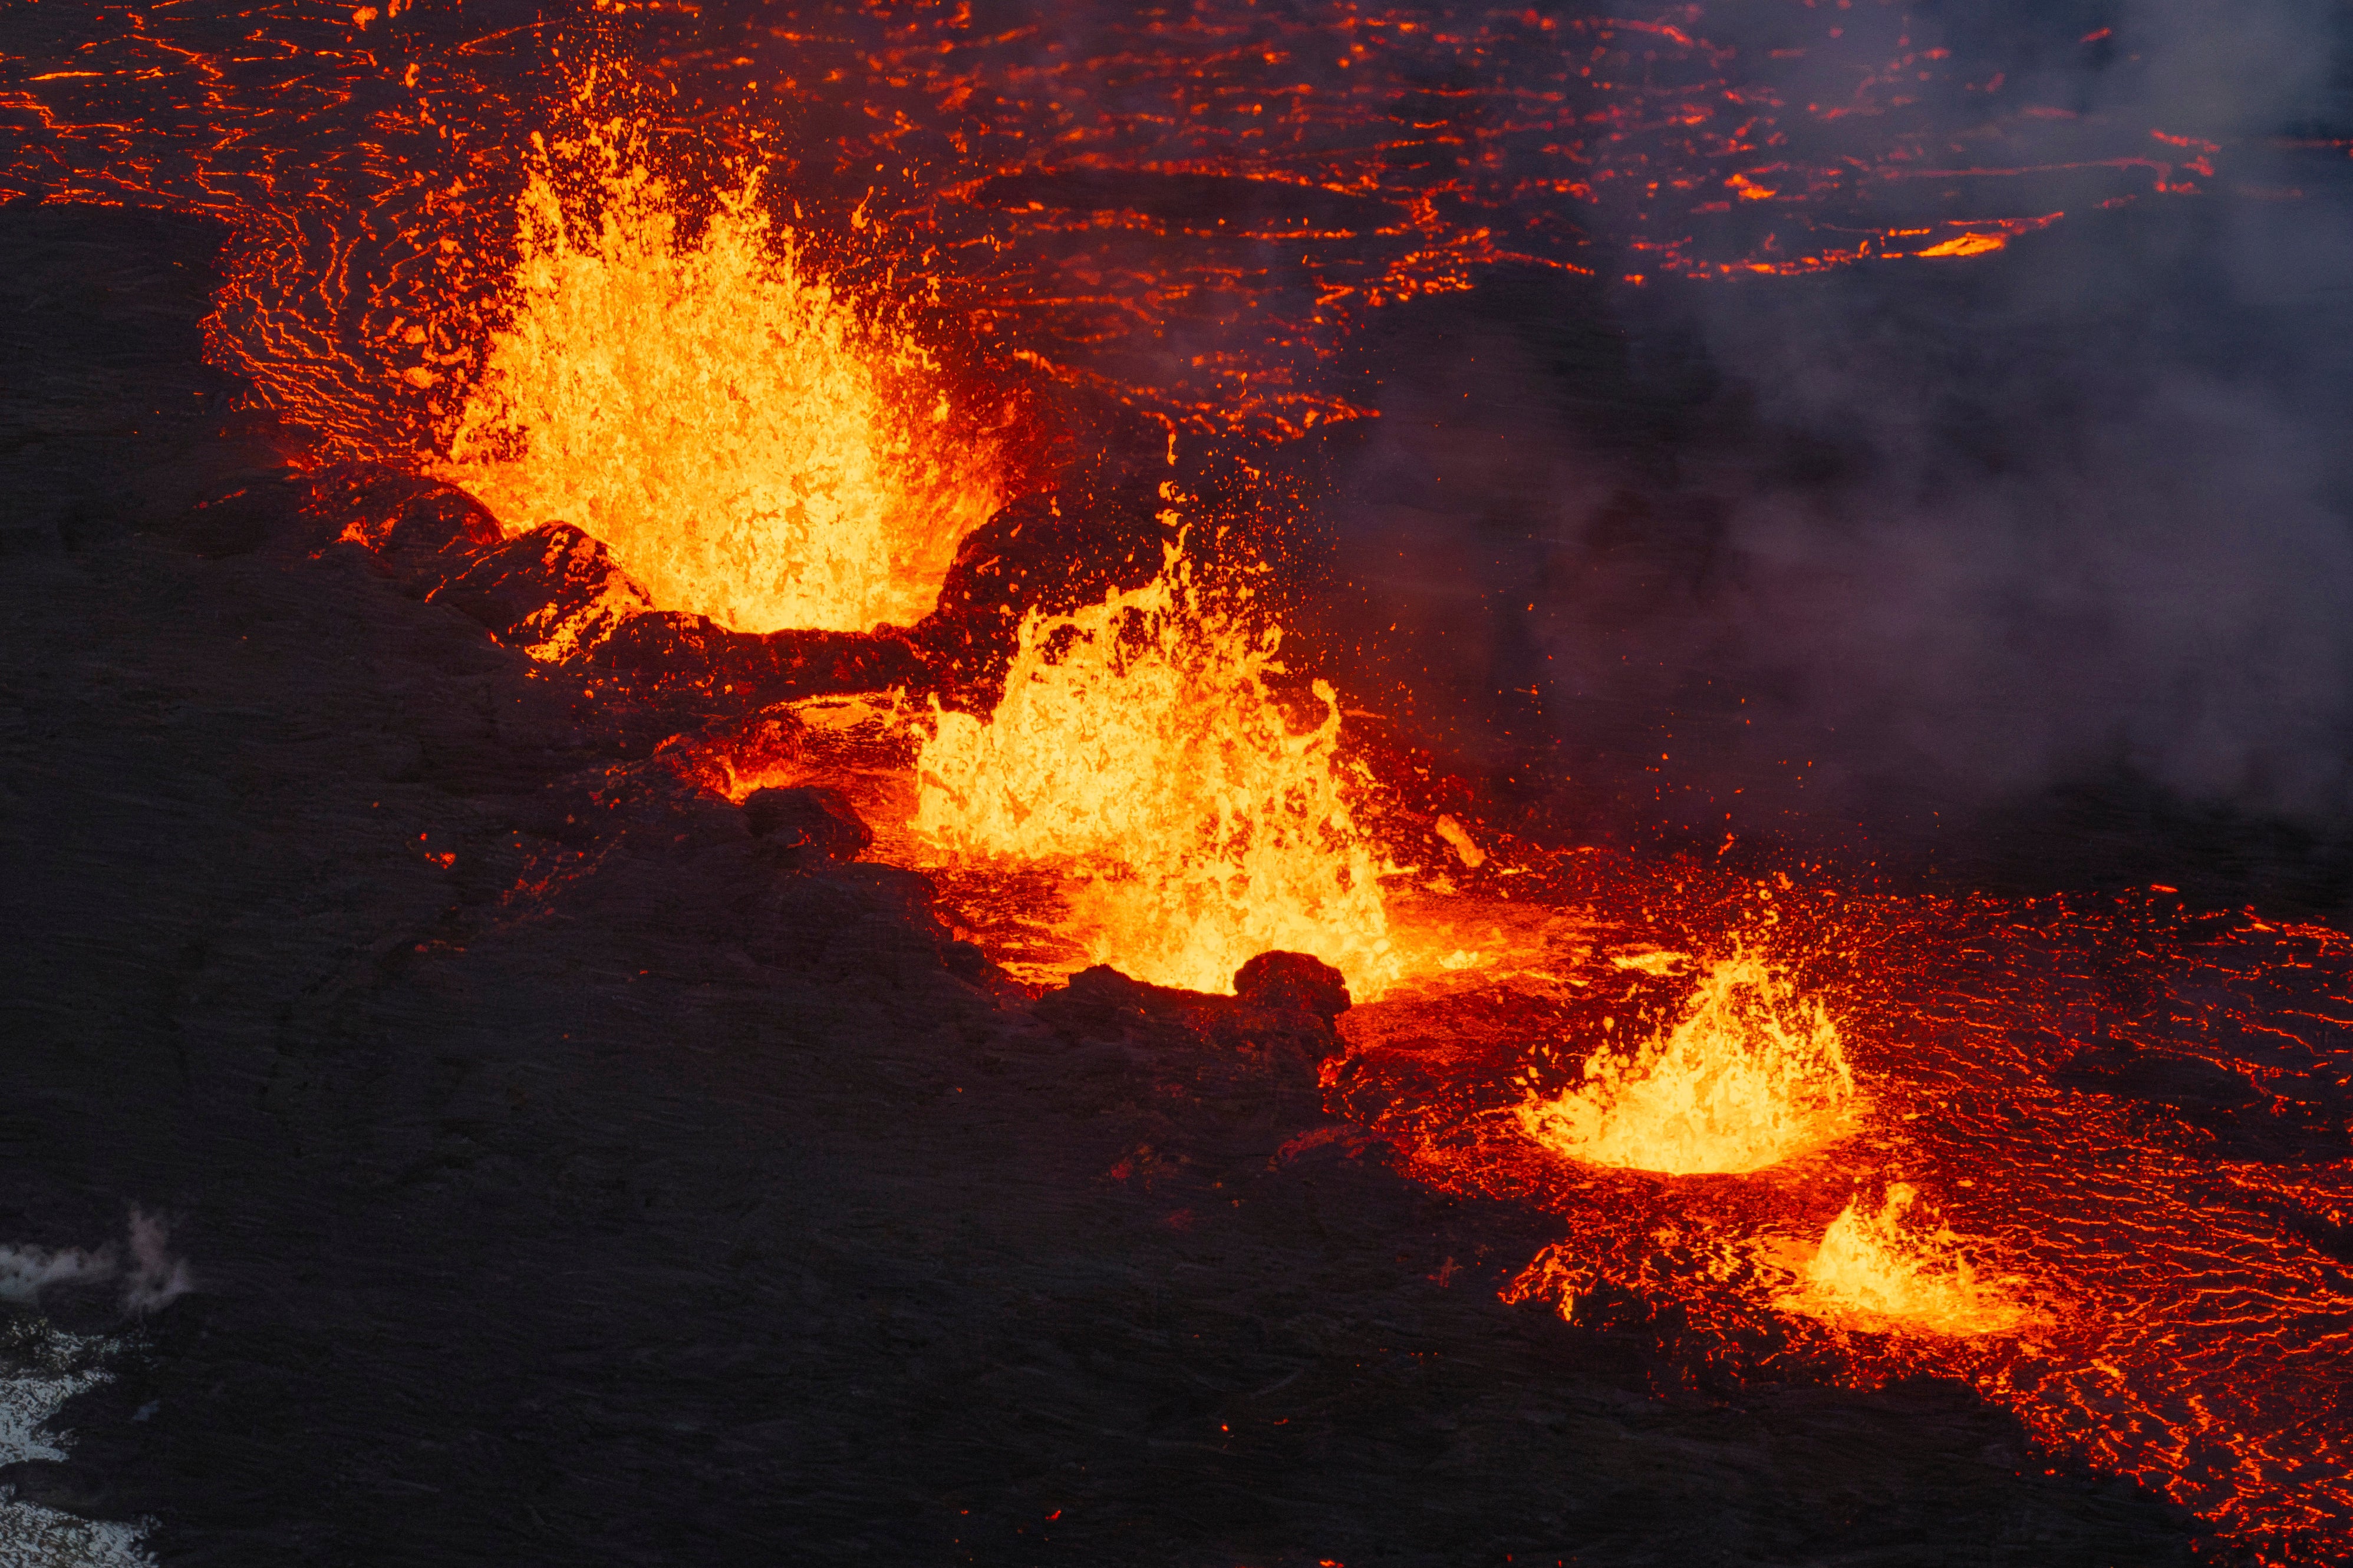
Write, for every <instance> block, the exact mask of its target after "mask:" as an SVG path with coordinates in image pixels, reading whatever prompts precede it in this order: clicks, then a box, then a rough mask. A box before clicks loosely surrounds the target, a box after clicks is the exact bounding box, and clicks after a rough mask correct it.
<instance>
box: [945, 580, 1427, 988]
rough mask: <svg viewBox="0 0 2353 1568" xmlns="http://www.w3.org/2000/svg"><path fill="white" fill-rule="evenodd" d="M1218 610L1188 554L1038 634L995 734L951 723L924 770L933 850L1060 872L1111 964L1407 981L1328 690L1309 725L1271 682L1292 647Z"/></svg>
mask: <svg viewBox="0 0 2353 1568" xmlns="http://www.w3.org/2000/svg"><path fill="white" fill-rule="evenodd" d="M1247 605H1248V596H1247V591H1246V590H1245V591H1240V592H1238V593H1236V594H1235V595H1231V596H1230V598H1229V599H1228V600H1226V601H1223V602H1221V601H1220V600H1219V598H1218V597H1217V596H1215V595H1210V594H1209V593H1208V592H1207V591H1206V590H1205V589H1204V588H1203V587H1202V585H1201V584H1199V583H1198V582H1197V581H1196V578H1195V574H1194V569H1193V566H1192V564H1191V563H1190V562H1189V561H1188V560H1187V558H1186V557H1185V556H1184V555H1183V554H1182V553H1181V552H1178V551H1177V550H1176V549H1171V550H1170V552H1169V553H1168V557H1167V561H1166V564H1165V566H1164V568H1163V570H1162V572H1161V574H1160V575H1159V576H1158V577H1157V578H1155V579H1154V580H1153V581H1152V582H1151V583H1149V584H1145V586H1143V587H1141V588H1136V589H1132V590H1130V591H1128V592H1126V593H1120V594H1113V595H1112V596H1111V597H1109V598H1108V599H1106V600H1104V601H1103V603H1102V604H1100V605H1091V606H1089V607H1087V608H1084V609H1082V610H1079V611H1076V612H1075V613H1073V614H1070V615H1063V616H1042V615H1039V614H1036V613H1034V612H1033V613H1032V614H1030V615H1029V616H1027V617H1026V618H1025V619H1024V620H1023V622H1022V625H1021V627H1020V631H1019V638H1018V647H1017V651H1016V652H1015V655H1014V658H1013V663H1012V667H1011V669H1010V671H1009V673H1008V676H1007V678H1006V686H1005V699H1004V700H1003V701H1002V702H1001V703H999V704H998V706H997V710H996V712H995V713H994V714H992V715H991V716H990V717H989V718H987V719H986V720H983V719H977V718H974V717H972V716H971V715H969V714H964V713H954V712H942V713H940V714H939V715H938V716H937V728H936V731H935V732H934V734H933V735H932V736H931V737H930V738H929V739H928V740H927V741H926V742H924V744H923V752H922V755H921V757H920V759H919V761H918V763H917V764H916V766H917V770H918V779H919V783H920V791H921V793H920V796H919V802H920V804H919V805H918V808H917V812H916V816H915V826H916V828H917V830H918V831H920V832H922V833H924V834H926V835H929V836H930V837H932V838H934V840H935V841H937V842H939V843H940V844H942V845H944V846H945V847H949V848H952V849H955V850H959V851H965V852H973V851H978V852H982V853H987V854H995V855H1010V856H1018V857H1023V858H1029V859H1034V860H1049V861H1055V862H1060V863H1062V864H1065V865H1066V866H1068V867H1069V868H1070V869H1071V871H1072V872H1073V873H1074V874H1075V875H1076V876H1077V877H1079V878H1080V879H1081V880H1080V883H1079V886H1078V888H1077V889H1076V891H1075V893H1074V895H1073V900H1072V901H1073V905H1074V907H1075V910H1076V911H1077V913H1078V915H1079V917H1080V921H1081V922H1082V924H1083V926H1084V927H1085V928H1086V929H1087V931H1088V935H1087V939H1086V940H1087V942H1088V945H1089V947H1090V949H1091V950H1092V953H1093V955H1094V957H1095V958H1096V959H1097V960H1098V961H1099V962H1103V963H1112V964H1114V965H1115V966H1117V967H1118V968H1120V969H1121V970H1123V971H1124V972H1125V973H1129V974H1132V975H1134V976H1135V977H1136V978H1138V979H1142V980H1148V981H1152V982H1154V983H1155V984H1167V985H1182V986H1187V987H1190V988H1192V989H1195V990H1201V991H1223V990H1225V989H1226V988H1227V987H1228V985H1229V984H1230V982H1231V980H1232V977H1233V973H1234V971H1235V970H1236V969H1238V968H1239V967H1240V965H1241V964H1242V963H1243V962H1244V961H1245V960H1247V959H1249V958H1250V957H1251V956H1252V955H1254V954H1256V953H1260V952H1266V951H1268V950H1269V949H1276V948H1279V949H1284V950H1288V951H1293V952H1310V953H1314V955H1315V956H1316V957H1318V958H1321V959H1323V960H1324V961H1325V962H1326V963H1332V964H1335V965H1336V966H1337V967H1338V968H1339V969H1340V970H1341V971H1342V972H1343V973H1345V974H1346V975H1347V977H1348V981H1349V984H1350V985H1351V986H1352V987H1354V988H1355V989H1356V993H1357V994H1359V995H1364V994H1377V993H1378V992H1379V991H1380V990H1381V989H1382V988H1383V987H1384V986H1386V985H1387V984H1389V983H1390V982H1391V981H1393V980H1395V979H1396V978H1397V976H1398V973H1399V970H1400V967H1401V965H1400V963H1399V961H1398V958H1397V956H1396V954H1395V952H1393V950H1392V946H1391V943H1390V941H1389V934H1388V914H1387V911H1386V910H1385V908H1384V905H1383V902H1382V896H1381V889H1380V884H1379V881H1378V876H1379V873H1380V869H1381V866H1380V861H1379V858H1378V857H1377V855H1376V853H1375V851H1374V848H1373V846H1372V843H1371V841H1370V840H1369V839H1368V838H1367V837H1366V835H1365V834H1364V832H1363V831H1362V830H1361V829H1360V828H1359V826H1358V825H1357V823H1356V818H1355V816H1354V815H1353V814H1352V812H1351V809H1350V805H1349V797H1350V795H1351V794H1352V793H1353V792H1354V791H1356V789H1357V788H1359V787H1360V786H1361V784H1362V782H1363V781H1362V776H1361V774H1360V773H1359V772H1358V771H1357V770H1356V769H1355V768H1354V767H1352V766H1351V765H1350V763H1348V762H1347V761H1346V759H1345V757H1344V756H1343V754H1342V752H1341V750H1340V710H1339V704H1338V701H1337V699H1336V698H1335V695H1334V693H1333V690H1332V689H1331V688H1330V687H1329V686H1327V685H1325V684H1324V682H1322V681H1320V680H1319V681H1316V682H1314V684H1313V686H1312V688H1311V689H1312V693H1313V706H1314V709H1315V710H1316V712H1315V713H1314V715H1313V716H1312V717H1311V718H1310V720H1309V721H1308V722H1306V723H1305V724H1304V725H1303V726H1301V725H1298V724H1295V723H1294V722H1293V717H1292V713H1293V710H1292V708H1291V707H1289V706H1287V705H1286V704H1285V702H1284V701H1283V700H1282V696H1281V695H1280V693H1279V690H1278V688H1277V687H1276V686H1274V685H1271V684H1270V679H1271V678H1274V679H1280V678H1281V677H1282V676H1283V675H1284V674H1285V671H1284V669H1283V667H1282V664H1281V663H1280V662H1278V660H1277V658H1276V657H1275V654H1276V648H1277V646H1278V644H1279V642H1280V640H1281V633H1280V632H1279V631H1278V630H1276V629H1274V628H1272V627H1271V626H1266V627H1260V626H1253V625H1252V624H1251V622H1250V620H1249V619H1248V618H1247V616H1246V611H1247Z"/></svg>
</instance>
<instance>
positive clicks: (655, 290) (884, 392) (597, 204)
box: [419, 121, 1000, 632]
mask: <svg viewBox="0 0 2353 1568" xmlns="http://www.w3.org/2000/svg"><path fill="white" fill-rule="evenodd" d="M641 140H642V139H641V138H640V137H639V136H638V135H637V134H636V133H634V132H629V131H628V130H626V129H625V128H624V126H623V124H622V122H620V121H609V122H607V124H605V125H604V126H603V127H602V128H600V129H599V130H597V131H596V132H593V133H591V134H590V135H588V136H586V137H585V138H583V139H581V140H579V141H576V142H561V143H558V144H556V145H555V146H554V148H553V149H551V148H550V147H549V145H548V143H546V142H544V141H543V139H541V138H538V137H536V136H535V137H534V143H535V145H536V146H537V147H538V149H539V152H538V156H537V157H536V159H535V160H534V162H533V167H532V169H531V172H530V176H529V180H528V183H527V184H526V186H525V188H524V191H523V194H522V202H521V207H520V219H521V236H520V243H521V251H522V258H521V262H520V265H519V267H518V268H517V270H516V274H515V277H514V279H513V284H512V298H511V300H510V301H509V312H508V319H507V321H506V322H505V324H504V325H503V326H502V327H501V329H500V330H499V331H497V332H496V333H495V334H494V336H493V339H492V341H491V345H490V348H489V352H488V354H487V356H486V358H485V360H484V363H483V368H482V374H481V375H480V379H479V380H478V381H477V382H476V384H475V385H474V386H473V388H472V389H471V391H470V394H469V395H468V396H467V398H466V400H465V402H464V404H463V405H462V407H461V408H460V410H459V413H458V415H457V416H456V419H455V421H454V424H453V426H452V428H451V429H450V431H449V432H448V463H447V465H446V469H445V472H446V477H447V478H448V479H450V480H451V481H452V482H454V483H457V484H459V485H462V486H463V487H465V488H466V489H470V490H471V491H472V492H473V493H475V494H476V495H478V496H480V498H481V499H482V500H483V501H484V502H485V503H486V504H488V505H489V507H490V508H491V510H492V511H493V512H494V513H496V514H497V516H498V517H499V518H500V519H501V521H502V523H503V524H504V525H505V526H506V527H508V528H509V529H510V530H512V531H522V530H525V529H529V528H532V527H535V526H538V525H540V524H543V523H546V522H552V521H565V522H571V523H573V524H575V525H576V526H578V527H580V528H582V529H585V530H586V531H587V532H589V533H591V534H593V535H594V536H596V538H597V539H598V540H600V541H602V542H604V544H605V545H606V546H607V549H609V550H610V551H611V552H612V554H613V557H614V559H615V560H616V561H617V563H619V564H620V565H621V567H622V568H623V569H624V570H625V571H627V572H628V574H630V575H631V576H632V577H634V578H635V579H636V580H637V581H638V582H639V583H640V584H643V585H644V587H645V588H646V590H647V592H648V594H649V596H650V598H651V599H652V601H653V602H654V603H655V604H656V605H659V606H661V607H662V608H665V609H672V610H683V611H688V612H692V613H697V614H701V615H704V616H710V617H711V618H712V620H714V621H717V622H719V623H720V624H721V625H723V626H729V627H732V628H733V629H735V630H738V631H748V632H765V631H774V630H777V629H780V628H784V627H798V628H809V629H817V630H833V631H861V630H864V629H866V628H868V627H870V626H874V625H876V624H878V623H890V624H894V625H907V624H912V623H913V622H914V621H916V620H919V619H921V618H922V617H923V616H924V615H925V614H926V613H928V612H929V611H930V610H931V608H932V606H933V605H934V602H936V600H937V599H938V596H939V590H940V584H941V582H942V580H943V579H944V577H945V576H946V574H947V570H948V566H949V564H950V563H951V562H952V561H953V560H954V559H955V548H956V544H957V542H959V541H960V540H961V539H962V538H963V537H964V536H965V534H966V533H968V532H970V531H972V530H973V529H974V528H975V527H976V526H978V525H979V524H980V523H981V522H982V521H986V519H987V516H988V515H989V513H990V512H991V511H992V510H995V508H996V506H997V501H998V500H999V499H1000V498H999V497H998V494H997V480H996V478H995V470H994V467H993V464H994V459H995V456H996V454H995V451H994V449H993V447H991V446H990V444H989V443H988V442H987V441H986V440H985V439H982V438H978V437H974V436H972V435H971V434H970V432H969V431H967V430H965V428H964V427H963V425H962V423H961V422H960V421H959V420H958V419H957V417H956V416H955V400H954V398H953V397H952V396H951V395H950V393H949V391H948V388H947V384H946V382H945V379H944V376H943V375H942V374H941V373H940V370H939V367H938V366H937V364H936V363H934V360H933V358H932V356H931V355H930V353H928V352H927V351H926V350H925V349H924V347H923V344H921V343H920V342H917V341H916V339H915V337H914V336H913V333H912V332H911V331H908V330H907V329H906V328H904V327H903V326H902V325H899V324H897V323H895V322H894V321H892V320H891V319H890V318H889V317H888V315H887V314H885V313H882V312H880V311H876V310H868V309H864V308H861V306H860V304H859V303H858V302H856V301H854V300H850V299H849V298H848V297H846V296H845V295H844V294H842V293H841V292H839V291H838V290H837V289H834V288H833V287H832V286H831V285H830V284H828V282H827V281H826V280H825V279H823V278H822V277H820V276H819V275H818V273H817V272H816V271H814V270H813V269H812V268H811V266H810V263H809V259H808V257H807V252H806V249H805V247H804V246H803V244H802V243H801V241H800V239H799V238H798V237H797V236H796V234H795V233H794V231H793V230H792V229H790V228H789V227H786V228H783V229H781V230H772V229H771V227H770V225H769V221H768V219H767V216H766V215H765V212H764V211H763V210H762V207H761V205H760V201H759V196H760V178H759V176H758V174H751V175H749V176H747V177H746V178H745V179H744V181H743V182H742V184H740V185H739V186H737V187H736V188H735V189H734V190H733V191H732V192H728V193H725V194H723V195H722V196H721V197H720V199H719V201H718V204H717V205H716V207H715V208H714V210H712V213H711V214H710V216H709V217H708V219H707V221H705V222H704V223H703V225H702V227H701V230H700V232H699V233H696V232H690V229H689V227H688V226H687V224H686V223H685V221H684V220H683V219H682V218H681V213H680V208H679V203H678V201H677V199H676V196H675V195H674V193H673V192H672V190H671V189H670V186H669V185H668V184H665V183H664V182H663V181H662V180H661V179H659V178H658V177H657V176H656V175H654V174H652V173H650V172H649V170H648V168H647V167H646V165H645V163H644V162H643V160H642V159H641V157H640V156H639V149H640V144H641ZM574 169H580V170H585V173H586V179H585V180H575V179H567V178H563V177H561V176H560V174H559V171H560V170H563V171H567V172H568V171H571V170H574ZM574 187H577V188H582V189H585V190H586V191H587V192H588V193H590V194H589V195H588V196H587V197H586V198H584V199H579V200H568V199H567V198H566V196H565V194H564V192H565V189H566V188H574ZM419 374H429V373H422V372H420V373H419Z"/></svg>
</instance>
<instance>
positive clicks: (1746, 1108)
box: [1519, 954, 1854, 1175]
mask: <svg viewBox="0 0 2353 1568" xmlns="http://www.w3.org/2000/svg"><path fill="white" fill-rule="evenodd" d="M1624 966H1626V967H1641V963H1640V961H1639V960H1636V961H1626V962H1625V963H1624ZM1853 1100H1854V1075H1853V1074H1852V1072H1851V1071H1849V1070H1848V1068H1847V1062H1846V1054H1845V1052H1844V1051H1842V1050H1841V1048H1840V1046H1839V1035H1838V1028H1837V1026H1835V1025H1833V1024H1832V1023H1831V1020H1830V1017H1829V1016H1828V1015H1827V1014H1825V1013H1824V1012H1823V1011H1822V1007H1821V1005H1820V1003H1819V1002H1814V1001H1810V1000H1806V999H1801V998H1800V997H1799V996H1798V995H1797V994H1796V993H1795V991H1794V989H1793V988H1792V987H1791V985H1790V984H1789V983H1788V981H1787V980H1786V979H1783V978H1782V977H1780V976H1778V975H1777V974H1775V973H1773V972H1772V971H1770V970H1769V969H1767V967H1766V966H1765V964H1764V963H1763V962H1762V961H1761V960H1759V959H1757V958H1755V957H1751V956H1748V955H1746V954H1736V955H1735V956H1734V957H1731V958H1727V959H1724V960H1722V961H1720V962H1718V963H1716V964H1715V965H1714V966H1713V968H1712V969H1711V970H1710V972H1709V973H1708V976H1707V978H1706V979H1705V980H1704V981H1703V982H1702V983H1701V984H1700V987H1699V989H1698V991H1697V992H1696V993H1695V994H1694V995H1693V997H1692V999H1691V1002H1690V1005H1689V1008H1688V1010H1687V1011H1686V1012H1685V1013H1684V1015H1683V1017H1682V1019H1681V1020H1680V1021H1679V1022H1677V1023H1676V1024H1675V1026H1673V1027H1672V1029H1671V1030H1669V1031H1667V1032H1666V1033H1665V1034H1664V1035H1663V1036H1662V1037H1656V1038H1653V1039H1651V1040H1650V1041H1648V1042H1647V1043H1645V1044H1644V1045H1642V1046H1641V1047H1640V1048H1639V1049H1637V1050H1636V1051H1635V1053H1634V1054H1633V1055H1632V1056H1631V1057H1627V1056H1625V1055H1622V1054H1618V1053H1612V1052H1610V1051H1609V1050H1606V1049H1605V1050H1598V1051H1596V1052H1594V1053H1593V1055H1592V1056H1590V1057H1588V1058H1587V1059H1586V1063H1585V1081H1584V1082H1583V1083H1582V1084H1580V1085H1578V1086H1577V1087H1576V1088H1574V1089H1568V1090H1567V1091H1565V1092H1563V1093H1561V1094H1559V1095H1557V1096H1556V1097H1554V1098H1552V1099H1549V1100H1546V1099H1543V1098H1540V1097H1537V1096H1534V1095H1532V1096H1530V1097H1529V1099H1528V1100H1527V1101H1526V1103H1525V1104H1523V1105H1522V1106H1521V1107H1520V1108H1519V1119H1520V1124H1521V1125H1522V1126H1523V1127H1524V1128H1525V1129H1526V1131H1527V1133H1528V1136H1529V1137H1531V1138H1534V1139H1535V1141H1536V1142H1539V1143H1541V1144H1543V1145H1544V1146H1545V1147H1546V1148H1548V1149H1551V1150H1554V1151H1555V1152H1558V1153H1562V1154H1567V1155H1568V1156H1570V1157H1571V1158H1573V1159H1578V1160H1585V1161H1588V1162H1590V1163H1594V1164H1599V1165H1620V1166H1625V1167H1628V1168H1630V1169H1633V1170H1639V1171H1661V1172H1665V1173H1669V1174H1672V1175H1699V1174H1704V1173H1717V1172H1737V1171H1756V1170H1761V1169H1763V1168H1764V1167H1765V1166H1767V1165H1772V1164H1778V1163H1780V1162H1781V1161H1783V1160H1785V1159H1787V1158H1788V1157H1789V1156H1790V1155H1791V1154H1794V1153H1797V1152H1799V1151H1801V1150H1804V1149H1809V1148H1812V1147H1814V1146H1816V1145H1819V1144H1820V1143H1823V1142H1828V1141H1829V1140H1830V1139H1831V1138H1832V1137H1834V1136H1835V1135H1836V1134H1837V1133H1838V1132H1839V1131H1840V1130H1841V1126H1842V1123H1843V1120H1844V1117H1845V1115H1846V1113H1847V1111H1848V1110H1850V1108H1851V1106H1852V1102H1853Z"/></svg>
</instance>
